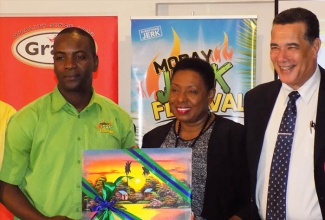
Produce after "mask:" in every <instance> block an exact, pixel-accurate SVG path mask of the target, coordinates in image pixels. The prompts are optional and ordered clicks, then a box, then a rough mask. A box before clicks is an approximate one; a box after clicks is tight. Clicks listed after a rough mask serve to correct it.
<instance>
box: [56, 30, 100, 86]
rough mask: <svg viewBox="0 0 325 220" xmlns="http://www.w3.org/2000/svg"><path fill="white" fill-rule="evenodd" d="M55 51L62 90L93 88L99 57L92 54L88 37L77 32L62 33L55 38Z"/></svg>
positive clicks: (57, 73)
mask: <svg viewBox="0 0 325 220" xmlns="http://www.w3.org/2000/svg"><path fill="white" fill-rule="evenodd" d="M53 52H54V56H53V59H54V72H55V74H56V77H57V79H58V88H59V90H60V91H61V92H82V91H88V90H89V89H91V87H92V73H93V72H94V71H96V70H97V67H98V57H97V56H94V55H93V54H92V52H91V48H90V42H89V39H88V38H87V37H85V36H83V35H80V34H77V33H66V34H61V35H59V36H57V37H56V39H55V42H54V47H53Z"/></svg>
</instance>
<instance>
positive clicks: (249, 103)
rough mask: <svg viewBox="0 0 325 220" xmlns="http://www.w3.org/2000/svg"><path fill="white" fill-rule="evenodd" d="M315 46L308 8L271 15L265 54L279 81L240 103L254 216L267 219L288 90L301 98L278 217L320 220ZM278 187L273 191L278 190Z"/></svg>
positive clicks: (322, 107)
mask: <svg viewBox="0 0 325 220" xmlns="http://www.w3.org/2000/svg"><path fill="white" fill-rule="evenodd" d="M320 46H321V41H320V38H319V21H318V19H317V17H316V15H314V14H313V13H312V12H310V11H308V10H306V9H303V8H292V9H288V10H285V11H283V12H281V13H280V14H278V15H277V16H276V17H275V18H274V20H273V26H272V31H271V44H270V47H271V50H270V57H271V60H272V62H273V65H274V68H275V70H276V72H277V74H278V76H279V80H275V81H273V82H269V83H265V84H262V85H259V86H257V87H256V88H254V89H252V90H251V91H249V92H248V93H247V94H246V96H245V102H244V103H245V119H244V120H245V127H246V146H247V154H248V161H249V169H250V175H251V183H252V184H251V185H252V187H251V202H252V204H251V205H252V210H253V214H254V216H255V218H256V219H258V218H262V219H270V217H269V214H267V213H269V212H268V209H270V207H269V204H270V203H269V197H271V196H270V192H269V185H270V184H269V181H270V176H271V175H270V173H271V167H272V169H273V163H274V160H275V159H274V157H273V153H274V151H275V150H274V149H275V144H276V143H278V142H277V140H278V139H277V136H278V131H279V127H280V122H281V119H282V115H283V113H284V110H285V108H286V105H287V102H288V99H289V98H288V94H289V93H291V92H292V91H298V92H299V94H300V96H299V98H298V99H297V100H296V116H295V117H296V119H295V128H294V131H293V133H291V134H289V135H292V136H293V142H292V144H290V145H291V146H292V147H291V156H290V153H289V166H288V175H287V176H286V178H287V180H286V187H285V190H286V191H285V190H284V192H285V193H284V197H285V200H284V204H285V205H284V210H285V213H284V217H280V218H278V219H295V220H296V219H304V220H305V219H308V220H311V219H325V199H324V198H325V170H324V169H325V70H324V69H323V68H322V67H320V66H319V65H318V64H317V55H318V51H319V48H320ZM291 139H292V138H291ZM272 178H273V176H272ZM270 182H271V181H270ZM280 188H282V187H279V188H276V190H278V191H280V190H283V189H280ZM280 209H282V208H278V209H275V210H276V212H277V211H280Z"/></svg>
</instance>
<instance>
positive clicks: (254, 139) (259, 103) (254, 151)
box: [244, 67, 325, 219]
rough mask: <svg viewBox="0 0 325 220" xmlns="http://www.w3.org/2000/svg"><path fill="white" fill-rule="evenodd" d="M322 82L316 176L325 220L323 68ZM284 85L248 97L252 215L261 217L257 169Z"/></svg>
mask: <svg viewBox="0 0 325 220" xmlns="http://www.w3.org/2000/svg"><path fill="white" fill-rule="evenodd" d="M320 71H321V82H320V87H319V95H318V106H317V116H316V127H315V132H316V133H315V146H314V169H315V171H314V176H315V182H316V192H317V196H318V200H319V203H320V207H321V211H322V215H323V219H325V170H324V169H325V167H324V166H325V164H324V163H325V70H324V69H323V68H321V67H320ZM281 86H282V83H281V81H280V80H276V81H273V82H269V83H265V84H262V85H259V86H257V87H256V88H254V89H252V90H250V91H249V92H247V93H246V95H245V100H244V105H245V118H244V123H245V128H246V146H247V154H248V164H249V172H250V177H251V187H252V188H251V202H252V204H251V205H252V206H251V207H252V212H253V213H254V214H255V217H256V218H258V213H257V207H256V203H255V189H256V180H257V167H258V163H259V159H260V154H261V150H262V146H263V140H264V134H265V131H266V127H267V124H268V122H269V119H270V116H271V113H272V110H273V107H274V104H275V101H276V99H277V96H278V94H279V91H280V88H281Z"/></svg>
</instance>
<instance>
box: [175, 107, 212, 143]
mask: <svg viewBox="0 0 325 220" xmlns="http://www.w3.org/2000/svg"><path fill="white" fill-rule="evenodd" d="M210 118H211V113H210V112H209V113H208V117H207V119H206V121H205V122H204V125H203V127H202V129H201V131H200V133H199V134H198V136H196V137H195V139H194V141H193V143H192V144H191V148H193V147H194V145H195V143H196V141H197V140H198V139H199V137H200V136H201V135H202V134H203V132H204V128H205V127H206V126H207V124H208V122H209V120H210ZM175 125H176V123H175ZM181 129H182V125H181V122H179V123H178V128H177V132H176V141H175V148H177V145H178V140H179V139H180V133H181Z"/></svg>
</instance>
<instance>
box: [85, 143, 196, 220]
mask: <svg viewBox="0 0 325 220" xmlns="http://www.w3.org/2000/svg"><path fill="white" fill-rule="evenodd" d="M191 174H192V150H191V149H186V148H180V149H177V148H174V149H163V148H156V149H124V150H85V151H83V169H82V175H83V194H82V202H83V203H82V204H83V207H82V208H83V219H92V218H93V217H95V218H94V219H103V220H104V219H110V218H112V217H113V218H114V219H143V220H146V219H148V220H149V219H153V220H159V219H164V220H165V219H175V220H177V219H179V220H180V219H190V214H191V183H192V179H191V178H192V175H191ZM89 191H90V192H89ZM85 192H86V193H85ZM91 192H92V193H91Z"/></svg>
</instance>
